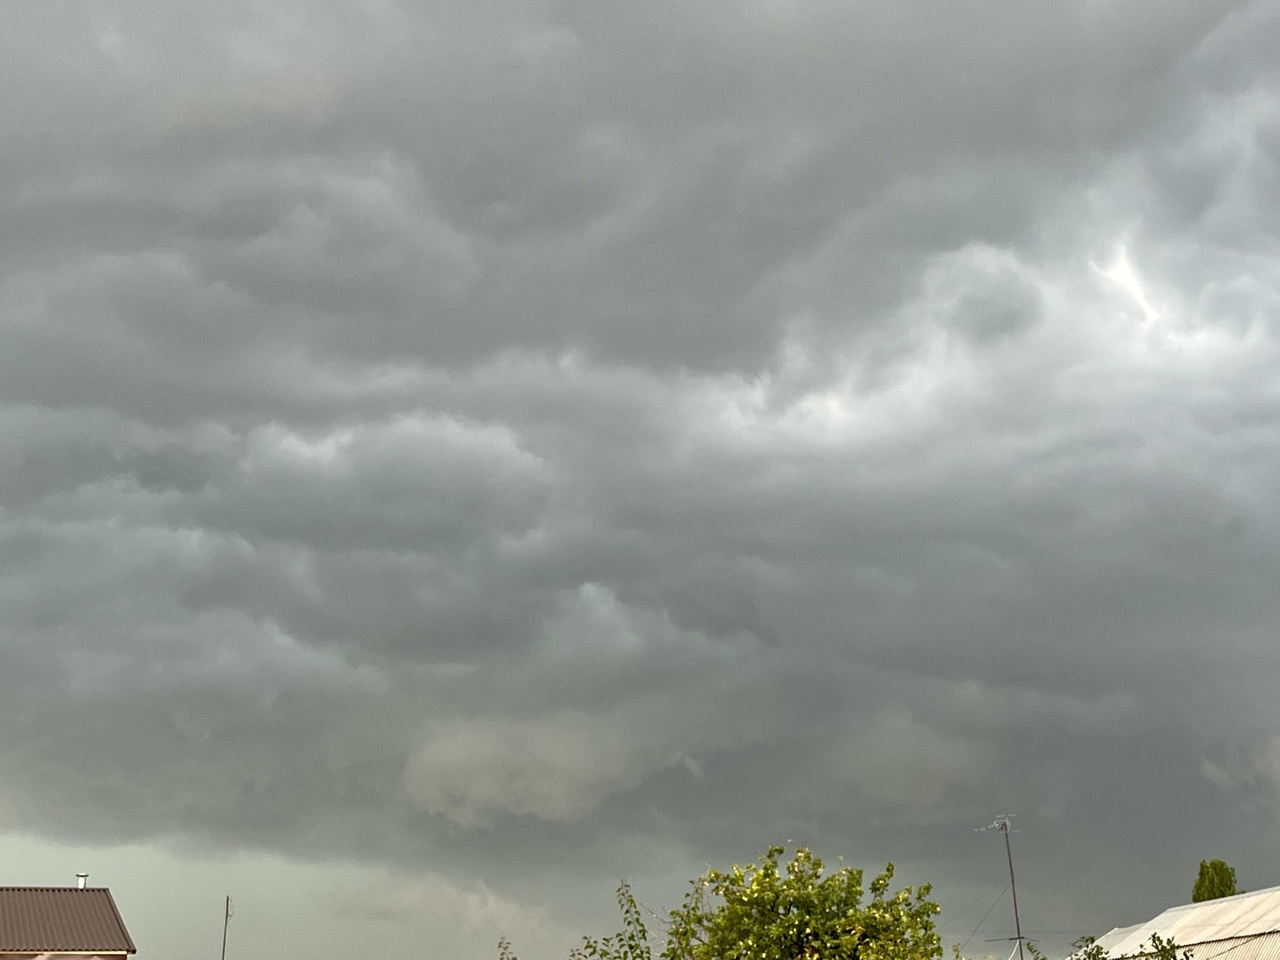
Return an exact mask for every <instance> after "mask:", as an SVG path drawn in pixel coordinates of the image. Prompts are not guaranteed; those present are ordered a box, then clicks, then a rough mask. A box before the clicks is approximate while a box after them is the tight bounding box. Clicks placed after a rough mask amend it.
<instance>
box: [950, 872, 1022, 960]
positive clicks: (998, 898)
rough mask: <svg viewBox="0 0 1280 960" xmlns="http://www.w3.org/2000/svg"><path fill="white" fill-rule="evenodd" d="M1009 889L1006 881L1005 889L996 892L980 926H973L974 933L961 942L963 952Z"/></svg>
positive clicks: (979, 923)
mask: <svg viewBox="0 0 1280 960" xmlns="http://www.w3.org/2000/svg"><path fill="white" fill-rule="evenodd" d="M1008 889H1009V885H1008V884H1007V883H1006V884H1005V885H1004V889H1003V890H1001V891H1000V892H999V893H998V894H996V898H995V900H993V901H992V903H991V906H989V907H987V912H986V913H984V914H983V915H982V919H981V920H979V921H978V926H976V927H974V928H973V933H970V934H969V936H967V937H965V938H964V943H962V944H960V952H961V953H964V948H965V947H967V946H968V945H969V941H970V940H972V939H973V938H974V936H976V935H977V933H978V930H979V929H980V928H981V927H982V925H983V924H984V923H986V922H987V917H989V916H991V911H992V910H994V909H995V908H996V904H997V903H999V902H1000V901H1001V900H1003V899H1004V895H1005V893H1006V892H1007V891H1008ZM1018 942H1019V943H1021V942H1022V941H1021V940H1019V941H1018Z"/></svg>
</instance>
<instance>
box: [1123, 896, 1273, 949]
mask: <svg viewBox="0 0 1280 960" xmlns="http://www.w3.org/2000/svg"><path fill="white" fill-rule="evenodd" d="M1153 933H1158V934H1159V935H1160V936H1161V937H1162V938H1164V939H1168V940H1173V942H1174V943H1176V944H1177V945H1178V946H1179V947H1183V948H1197V949H1193V950H1192V956H1193V957H1194V958H1195V960H1209V958H1210V957H1214V956H1217V955H1218V953H1217V948H1218V947H1219V946H1221V947H1222V948H1224V949H1226V950H1230V954H1229V956H1230V960H1257V958H1258V956H1259V954H1258V951H1263V952H1265V953H1266V954H1267V956H1268V957H1272V956H1274V957H1276V958H1277V960H1280V887H1270V888H1268V889H1266V890H1255V891H1253V892H1252V893H1241V894H1237V895H1236V896H1234V897H1223V898H1222V899H1220V900H1206V901H1205V902H1204V903H1189V904H1186V905H1185V906H1181V907H1171V908H1170V909H1168V910H1166V911H1165V912H1164V913H1162V914H1160V916H1158V917H1156V918H1154V919H1153V920H1149V921H1147V922H1146V923H1139V924H1136V925H1135V926H1132V927H1117V928H1116V929H1115V930H1112V931H1111V932H1110V933H1107V934H1105V935H1104V936H1101V937H1099V938H1098V944H1099V946H1101V947H1102V948H1103V949H1104V950H1106V951H1107V953H1109V954H1110V955H1111V956H1113V957H1121V956H1135V955H1137V954H1140V953H1142V952H1143V951H1144V950H1148V949H1150V946H1151V935H1152V934H1153ZM1201 946H1203V947H1204V948H1205V949H1198V948H1199V947H1201Z"/></svg>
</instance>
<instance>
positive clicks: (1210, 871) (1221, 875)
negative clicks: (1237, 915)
mask: <svg viewBox="0 0 1280 960" xmlns="http://www.w3.org/2000/svg"><path fill="white" fill-rule="evenodd" d="M1243 892H1244V891H1243V890H1237V889H1236V872H1235V870H1233V869H1232V868H1231V867H1229V866H1227V864H1226V861H1224V860H1201V861H1200V875H1199V876H1197V877H1196V883H1195V886H1194V887H1192V888H1191V902H1192V903H1203V902H1204V901H1205V900H1217V899H1219V898H1220V897H1234V896H1235V895H1236V894H1237V893H1243Z"/></svg>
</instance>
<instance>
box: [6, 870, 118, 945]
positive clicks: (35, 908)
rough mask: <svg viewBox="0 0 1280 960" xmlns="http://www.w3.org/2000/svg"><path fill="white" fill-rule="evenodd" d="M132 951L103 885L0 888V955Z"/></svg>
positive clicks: (114, 906) (112, 901)
mask: <svg viewBox="0 0 1280 960" xmlns="http://www.w3.org/2000/svg"><path fill="white" fill-rule="evenodd" d="M136 952H137V951H136V950H135V948H134V946H133V940H131V939H130V937H129V931H128V930H126V929H125V925H124V921H123V920H121V919H120V911H119V910H117V909H116V902H115V900H113V899H112V898H111V891H110V890H108V889H107V888H106V887H0V960H35V958H45V957H62V956H65V957H74V958H76V960H87V958H89V957H102V958H103V960H126V958H127V957H128V956H129V955H130V954H133V953H136Z"/></svg>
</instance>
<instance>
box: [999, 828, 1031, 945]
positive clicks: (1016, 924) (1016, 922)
mask: <svg viewBox="0 0 1280 960" xmlns="http://www.w3.org/2000/svg"><path fill="white" fill-rule="evenodd" d="M1000 829H1001V831H1002V832H1003V833H1004V855H1005V856H1006V857H1007V858H1008V859H1009V889H1010V890H1011V891H1013V930H1014V933H1016V934H1017V935H1018V960H1025V958H1024V957H1023V955H1022V921H1021V920H1020V919H1019V918H1018V885H1017V884H1016V883H1014V880H1013V848H1012V847H1011V846H1009V821H1008V820H1003V821H1001V826H1000Z"/></svg>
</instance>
